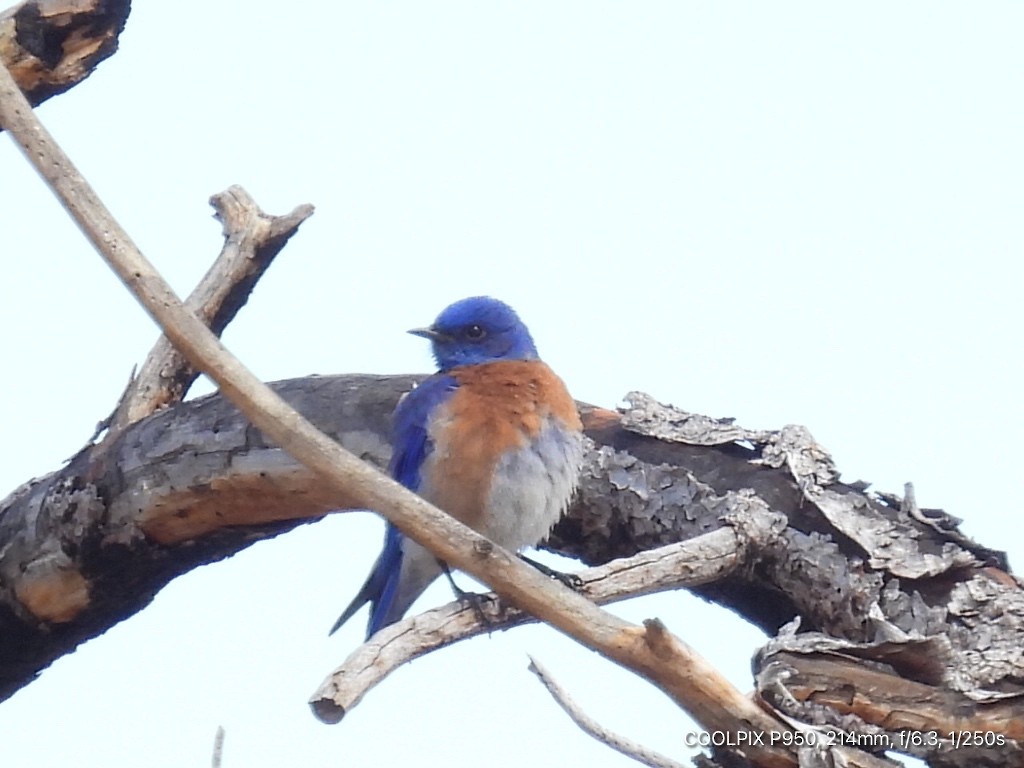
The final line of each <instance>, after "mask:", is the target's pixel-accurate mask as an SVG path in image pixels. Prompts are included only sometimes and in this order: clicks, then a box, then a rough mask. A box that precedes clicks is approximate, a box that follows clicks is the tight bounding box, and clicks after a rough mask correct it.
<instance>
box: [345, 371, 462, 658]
mask: <svg viewBox="0 0 1024 768" xmlns="http://www.w3.org/2000/svg"><path fill="white" fill-rule="evenodd" d="M457 387H458V382H456V380H455V379H454V378H453V377H452V376H448V375H447V374H434V375H433V376H431V377H430V378H428V379H425V380H424V381H423V382H422V383H421V384H420V385H419V386H418V387H416V389H414V390H413V391H412V392H410V393H409V394H408V395H406V396H405V397H404V398H403V399H402V400H401V401H400V402H399V403H398V407H397V408H395V413H394V415H393V416H392V424H391V433H392V439H391V445H392V446H393V452H392V454H391V463H390V465H389V467H388V470H389V472H390V473H391V476H392V477H393V478H395V480H397V481H398V482H400V483H401V484H402V485H404V486H405V487H406V488H408V489H409V490H412V491H415V490H418V489H419V486H420V480H421V477H420V469H421V467H422V466H423V461H424V459H426V458H427V456H429V455H430V452H431V450H432V449H433V446H432V445H431V443H430V439H429V437H428V435H427V429H428V427H429V424H430V417H431V414H432V413H433V411H434V409H435V408H437V407H438V406H439V405H441V404H442V403H444V402H445V401H446V400H448V398H450V397H451V396H452V393H453V392H455V390H456V388H457ZM403 538H404V537H403V536H402V532H401V531H399V530H398V529H397V528H396V527H395V526H393V525H392V524H391V523H388V525H387V529H386V530H385V532H384V549H383V550H381V553H380V556H379V557H378V558H377V562H376V563H374V566H373V570H372V571H370V575H369V576H368V577H367V579H366V582H365V583H364V584H363V586H362V588H361V589H360V590H359V592H358V594H357V595H356V596H355V598H353V600H352V602H351V603H350V604H349V606H348V608H346V609H345V611H344V612H343V613H342V614H341V616H340V617H339V618H338V620H337V621H336V622H335V623H334V626H333V627H331V631H330V632H329V633H328V634H334V632H335V631H336V630H337V629H338V628H339V627H340V626H341V625H342V624H344V623H345V622H346V621H348V620H349V619H350V618H352V616H353V615H354V614H355V613H356V612H357V611H358V610H359V609H360V608H362V607H363V605H364V604H365V603H369V604H370V620H369V622H368V624H367V627H366V637H367V639H369V638H370V636H371V635H373V634H374V633H375V632H377V631H378V630H379V629H381V628H382V627H386V626H387V625H388V624H393V623H394V622H396V621H398V619H399V618H401V613H399V614H398V615H397V616H396V615H393V614H394V610H393V608H394V605H395V597H396V595H397V594H398V590H399V584H400V581H401V575H402V539H403ZM406 586H407V587H408V585H406ZM417 586H419V585H417ZM425 588H426V584H423V585H422V586H421V587H420V589H419V590H418V591H422V589H425ZM417 593H418V592H417ZM402 610H403V611H404V608H403V609H402Z"/></svg>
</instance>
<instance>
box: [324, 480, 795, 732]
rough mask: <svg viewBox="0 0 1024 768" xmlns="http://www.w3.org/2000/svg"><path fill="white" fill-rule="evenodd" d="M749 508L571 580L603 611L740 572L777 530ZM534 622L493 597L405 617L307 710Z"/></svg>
mask: <svg viewBox="0 0 1024 768" xmlns="http://www.w3.org/2000/svg"><path fill="white" fill-rule="evenodd" d="M753 501H754V504H755V505H756V500H753ZM751 502H752V500H751V499H749V498H747V497H744V496H742V495H739V494H737V495H734V496H733V497H732V498H730V499H728V500H726V501H725V502H724V504H726V505H728V508H729V509H730V510H731V511H730V512H728V513H726V514H725V520H726V521H727V525H726V526H725V527H723V528H719V529H718V530H716V531H712V532H710V533H706V534H704V535H703V536H698V537H697V538H695V539H690V540H689V541H685V542H678V543H676V544H668V545H666V546H664V547H660V548H658V549H652V550H645V551H642V552H639V553H637V554H635V555H633V556H632V557H626V558H620V559H618V560H613V561H611V562H609V563H606V564H605V565H601V566H597V567H595V568H589V569H587V570H585V571H581V572H579V573H577V574H576V575H577V576H578V577H579V578H580V581H581V582H582V586H581V587H580V590H579V591H580V594H582V595H583V596H585V597H586V598H588V599H589V600H592V601H593V602H595V603H597V604H598V605H606V604H608V603H613V602H616V601H618V600H625V599H626V598H630V597H637V596H640V595H646V594H652V593H654V592H663V591H666V590H670V589H678V588H681V587H697V586H700V585H702V584H708V583H712V582H716V581H720V580H721V579H723V578H724V577H726V576H727V575H728V574H730V573H735V572H736V571H738V570H739V569H741V568H742V567H744V564H745V563H746V561H747V558H748V556H749V554H750V553H754V552H760V551H764V550H765V549H766V548H767V547H768V545H769V542H770V541H771V539H772V538H773V537H774V536H776V535H778V534H779V532H780V531H781V530H782V528H784V527H785V518H783V517H782V516H781V515H773V514H771V513H770V512H769V513H765V514H757V513H752V512H751V509H750V506H751ZM759 512H760V510H759ZM481 612H482V613H483V619H484V621H482V620H481V615H480V614H481ZM536 620H537V619H535V618H534V617H533V616H530V615H529V614H526V613H524V612H523V611H521V610H519V609H518V608H515V607H514V606H512V605H508V604H507V603H504V602H502V601H501V600H500V598H498V596H497V595H494V594H493V593H492V594H491V595H488V596H486V597H485V599H484V600H483V601H482V603H481V606H480V610H479V611H478V610H475V609H474V608H472V607H471V606H468V605H467V604H466V603H464V602H453V603H449V604H448V605H445V606H441V607H440V608H435V609H433V610H430V611H426V612H425V613H422V614H419V615H417V616H408V617H406V618H404V619H402V620H401V621H399V622H396V623H395V624H393V625H391V626H389V627H386V628H384V629H383V630H381V631H380V632H378V633H377V634H375V635H374V636H373V638H371V639H370V641H369V642H367V643H364V644H363V645H360V646H359V647H358V648H356V649H355V650H354V651H353V652H352V653H351V654H350V655H349V657H348V658H347V659H346V660H345V662H344V663H343V664H342V665H341V666H340V667H338V668H337V669H336V670H334V672H332V673H331V674H330V675H329V676H328V677H327V679H326V680H324V681H323V682H322V683H321V684H320V686H319V688H318V689H317V691H316V693H314V694H313V696H312V697H311V699H310V706H311V707H312V708H313V711H314V713H316V715H317V717H319V718H320V719H321V720H323V721H324V722H327V723H337V722H339V721H340V720H341V719H342V718H343V717H344V716H345V715H347V714H348V713H349V712H350V711H352V709H353V707H355V706H356V705H357V704H358V703H359V702H360V701H361V700H362V698H363V696H365V695H366V694H367V693H368V692H369V691H370V689H371V688H373V687H374V686H376V685H377V684H379V683H380V682H382V681H383V680H384V678H386V677H387V676H388V675H389V674H391V673H392V672H393V671H395V670H396V669H398V667H400V666H402V665H403V664H405V663H406V662H408V661H412V660H413V659H415V658H418V657H420V656H423V655H424V654H427V653H430V652H431V651H436V650H438V649H439V648H444V647H446V646H449V645H452V644H454V643H457V642H459V641H460V640H466V639H468V638H470V637H475V636H477V635H481V634H490V633H491V632H494V631H497V630H504V629H510V628H512V627H516V626H520V625H522V624H528V623H532V622H535V621H536ZM715 677H717V673H716V674H715ZM737 716H738V713H737Z"/></svg>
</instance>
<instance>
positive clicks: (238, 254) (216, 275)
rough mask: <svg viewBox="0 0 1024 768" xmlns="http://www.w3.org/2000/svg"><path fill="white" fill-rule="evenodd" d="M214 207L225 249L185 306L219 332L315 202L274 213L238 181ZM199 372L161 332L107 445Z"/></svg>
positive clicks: (176, 395) (180, 393)
mask: <svg viewBox="0 0 1024 768" xmlns="http://www.w3.org/2000/svg"><path fill="white" fill-rule="evenodd" d="M210 205H212V206H213V208H214V210H215V211H216V212H217V218H218V219H220V221H221V222H222V223H223V225H224V247H223V248H222V249H221V252H220V255H219V256H218V257H217V259H216V261H214V263H213V264H212V265H211V267H210V269H209V270H208V271H207V272H206V274H205V275H204V276H203V279H202V280H200V281H199V284H198V285H197V286H196V288H195V290H194V291H192V293H191V295H190V296H189V297H188V299H187V300H186V301H185V306H186V307H188V308H189V309H190V310H192V311H193V312H194V313H195V314H196V316H197V317H199V318H200V319H201V320H202V321H203V322H204V323H206V325H208V326H209V327H210V329H211V330H212V331H213V332H214V333H215V334H217V335H218V336H220V334H221V333H223V331H224V328H226V327H227V325H228V324H229V323H230V322H231V320H232V319H234V317H235V315H236V314H237V313H238V311H239V310H240V309H241V308H242V307H243V306H245V303H246V301H247V300H248V298H249V294H250V292H251V291H252V289H253V287H254V286H255V285H256V282H257V281H258V280H259V279H260V278H261V277H262V276H263V274H264V273H265V272H266V271H267V269H268V268H269V267H270V265H271V264H272V263H273V261H274V258H275V257H276V256H277V254H278V253H280V251H281V249H282V248H283V247H284V245H285V244H286V243H287V242H288V240H289V239H290V238H291V236H292V235H294V234H295V233H296V232H297V231H298V228H299V226H300V225H301V224H302V222H304V221H305V220H306V219H308V218H309V217H310V216H311V215H312V214H313V206H312V205H309V204H305V205H300V206H298V207H297V208H295V210H293V211H292V212H291V213H289V214H287V215H285V216H270V215H268V214H266V213H264V212H263V211H262V210H261V209H260V207H259V206H258V205H257V204H256V201H255V200H253V199H252V197H251V196H250V195H249V193H248V192H246V191H245V190H244V189H243V188H242V187H240V186H237V185H235V186H232V187H230V188H229V189H227V190H225V191H224V192H220V193H218V194H216V195H214V196H213V197H211V198H210ZM198 375H199V371H197V370H196V369H195V368H194V367H193V366H191V365H190V364H189V363H188V361H187V360H186V359H185V356H184V355H182V353H181V352H179V351H178V350H177V349H176V348H175V347H174V346H173V345H172V344H171V343H170V342H169V341H168V340H167V337H166V336H161V337H160V338H159V339H158V340H157V342H156V345H155V346H154V347H153V349H152V351H151V352H150V353H149V355H148V357H147V358H146V361H145V363H143V365H142V367H141V368H140V369H139V373H138V375H137V376H136V377H135V378H134V379H133V381H132V382H131V384H130V385H129V387H128V389H127V391H126V392H125V393H124V395H122V397H121V400H120V402H119V403H118V404H117V407H116V408H115V410H114V413H113V414H112V415H111V417H110V423H109V431H108V433H107V437H106V439H105V440H104V444H105V445H109V444H110V442H111V441H112V440H113V439H114V438H115V437H116V436H117V435H118V433H119V432H120V431H121V430H123V429H124V428H125V427H127V426H128V425H129V424H134V423H135V422H137V421H139V420H140V419H143V418H145V417H146V416H149V415H150V414H152V413H154V412H156V411H157V410H159V409H161V408H165V407H167V406H168V405H171V404H173V403H177V402H181V400H182V399H183V398H184V397H185V394H186V393H187V392H188V389H189V387H190V386H192V383H193V382H194V381H195V380H196V377H198Z"/></svg>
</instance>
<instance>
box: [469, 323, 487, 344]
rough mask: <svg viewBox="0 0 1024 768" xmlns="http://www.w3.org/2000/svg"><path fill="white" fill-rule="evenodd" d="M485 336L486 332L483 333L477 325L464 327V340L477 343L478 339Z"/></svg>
mask: <svg viewBox="0 0 1024 768" xmlns="http://www.w3.org/2000/svg"><path fill="white" fill-rule="evenodd" d="M486 335H487V332H486V331H484V329H483V328H481V327H480V326H479V325H470V326H467V327H466V338H467V339H471V340H473V341H479V340H480V339H482V338H483V337H484V336H486Z"/></svg>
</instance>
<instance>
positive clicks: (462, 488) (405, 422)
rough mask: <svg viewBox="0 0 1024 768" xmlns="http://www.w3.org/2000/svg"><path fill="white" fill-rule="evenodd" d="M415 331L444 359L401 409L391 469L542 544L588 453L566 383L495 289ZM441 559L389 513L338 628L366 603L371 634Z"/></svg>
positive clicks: (486, 530)
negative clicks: (377, 549) (378, 546)
mask: <svg viewBox="0 0 1024 768" xmlns="http://www.w3.org/2000/svg"><path fill="white" fill-rule="evenodd" d="M409 333H412V334H415V335H417V336H423V337H424V338H427V339H430V342H431V346H432V348H433V353H434V358H435V360H436V361H437V367H438V369H439V370H438V372H437V373H435V374H434V375H433V376H431V377H429V378H428V379H426V380H424V381H423V383H421V384H420V385H419V386H418V387H416V388H415V389H414V390H412V392H410V393H409V394H408V395H406V396H405V397H404V398H403V399H402V400H401V401H400V402H399V403H398V407H397V408H396V409H395V413H394V416H393V424H392V446H393V453H392V456H391V465H390V472H391V475H392V477H394V478H395V479H396V480H398V482H400V483H401V484H402V485H404V486H405V487H406V488H409V489H411V490H413V491H416V492H417V493H419V495H420V496H422V497H423V498H424V499H426V500H427V501H429V502H431V503H432V504H434V505H435V506H437V507H440V508H441V509H443V510H444V511H445V512H447V513H448V514H450V515H452V516H453V517H455V518H456V519H458V520H460V521H462V522H463V523H465V524H466V525H468V526H470V527H471V528H473V529H474V530H476V531H478V532H479V533H481V534H483V535H484V536H486V537H488V538H489V539H491V540H492V541H494V542H496V543H497V544H499V545H501V546H502V547H506V548H507V549H510V550H513V551H517V550H519V549H521V548H523V547H528V546H534V545H535V544H537V543H538V542H539V541H540V540H541V539H543V538H544V537H545V536H546V535H547V534H548V531H550V530H551V526H553V525H554V524H555V522H557V521H558V519H559V517H561V515H562V513H563V512H564V511H565V508H566V506H567V505H568V503H569V500H570V498H571V497H572V494H573V492H574V491H575V489H576V484H577V482H578V480H579V471H580V466H581V464H582V462H583V433H582V424H581V423H580V418H579V414H578V413H577V411H576V404H575V402H574V401H573V399H572V397H570V396H569V392H568V390H566V388H565V384H563V383H562V380H561V379H559V378H558V376H556V375H555V373H554V372H553V371H552V370H551V369H550V368H549V367H548V366H547V365H546V364H545V363H543V362H541V360H540V359H539V358H538V357H537V348H536V347H535V346H534V343H533V338H532V337H531V336H530V332H529V331H528V330H527V328H526V326H525V325H523V323H522V321H521V320H520V319H519V316H518V315H517V314H516V313H515V311H514V310H513V309H512V308H511V307H510V306H508V305H507V304H504V303H503V302H500V301H497V300H496V299H491V298H487V297H483V296H475V297H472V298H468V299H463V300H462V301H458V302H456V303H454V304H452V305H451V306H450V307H448V308H447V309H445V310H444V311H443V312H442V313H441V314H440V315H439V316H438V318H437V320H435V321H434V324H433V325H431V326H430V327H428V328H415V329H413V330H411V331H409ZM444 569H445V565H444V564H443V563H442V562H440V561H439V560H438V559H437V557H436V556H434V555H433V554H431V552H429V551H428V550H426V549H424V548H423V547H421V546H420V545H419V544H417V543H416V542H414V541H412V540H411V539H409V538H406V537H405V536H403V535H402V533H401V532H400V531H399V530H398V529H397V528H395V527H394V526H393V525H391V524H390V523H389V524H388V526H387V531H386V532H385V535H384V549H383V550H382V551H381V553H380V556H379V557H378V558H377V562H376V563H375V564H374V566H373V570H372V571H371V572H370V575H369V577H368V578H367V579H366V583H365V584H363V587H362V589H360V590H359V593H358V594H357V595H356V596H355V599H353V600H352V603H351V604H350V605H349V606H348V608H346V609H345V612H344V613H342V614H341V617H340V618H339V619H338V620H337V621H336V622H335V624H334V626H333V627H332V628H331V634H333V633H334V631H335V630H337V629H338V627H340V626H341V625H342V624H344V623H345V622H346V621H348V620H349V619H350V618H351V617H352V615H353V614H355V612H356V611H358V610H359V609H360V608H361V607H362V606H363V604H364V603H367V602H368V603H370V620H369V622H368V624H367V630H366V637H367V639H369V637H370V636H371V635H373V634H374V633H375V632H377V630H379V629H381V628H382V627H386V626H387V625H388V624H393V623H394V622H396V621H398V620H399V619H400V618H402V616H403V615H404V614H405V612H406V611H407V610H408V609H409V606H411V605H412V603H413V601H415V600H416V598H417V597H419V596H420V595H421V594H422V593H423V591H424V590H425V589H426V588H427V586H428V585H429V584H430V583H431V582H432V581H434V579H436V578H437V577H438V576H439V575H441V573H442V572H443V571H444Z"/></svg>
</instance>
